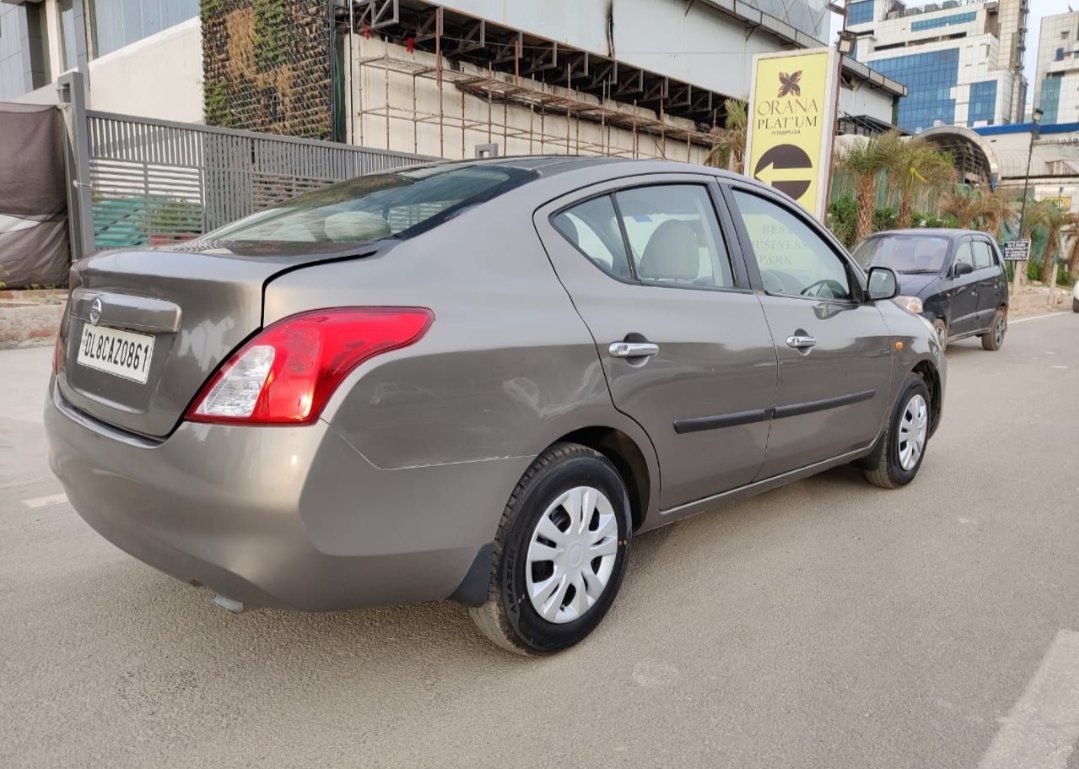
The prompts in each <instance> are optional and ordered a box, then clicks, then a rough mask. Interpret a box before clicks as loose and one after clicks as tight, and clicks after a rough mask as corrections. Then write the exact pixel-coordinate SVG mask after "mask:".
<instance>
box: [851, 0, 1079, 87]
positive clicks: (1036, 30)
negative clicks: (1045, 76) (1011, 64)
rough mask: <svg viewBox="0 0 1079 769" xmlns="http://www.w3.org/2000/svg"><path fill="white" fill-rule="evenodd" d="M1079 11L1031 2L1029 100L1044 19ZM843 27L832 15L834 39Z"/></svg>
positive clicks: (1052, 0) (1076, 0)
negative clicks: (1069, 11) (1070, 11)
mask: <svg viewBox="0 0 1079 769" xmlns="http://www.w3.org/2000/svg"><path fill="white" fill-rule="evenodd" d="M921 4H922V3H921V2H909V3H907V6H908V7H911V8H913V7H915V6H918V5H921ZM1069 5H1070V6H1071V7H1072V8H1074V9H1075V10H1077V11H1079V0H1030V18H1029V21H1028V22H1027V53H1026V61H1025V62H1024V65H1025V68H1026V74H1027V82H1028V83H1030V89H1029V90H1028V91H1027V98H1028V104H1027V106H1030V104H1029V100H1030V99H1033V98H1034V68H1035V66H1036V65H1037V62H1038V35H1039V34H1040V33H1041V28H1042V17H1043V16H1054V15H1056V14H1058V13H1067V12H1068V10H1069V9H1068V6H1069ZM841 26H842V17H841V16H839V15H838V14H832V39H833V40H834V39H835V36H836V34H837V33H838V32H839V28H840V27H841Z"/></svg>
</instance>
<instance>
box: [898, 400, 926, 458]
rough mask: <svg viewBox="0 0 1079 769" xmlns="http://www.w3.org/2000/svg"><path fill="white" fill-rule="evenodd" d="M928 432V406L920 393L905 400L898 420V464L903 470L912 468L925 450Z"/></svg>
mask: <svg viewBox="0 0 1079 769" xmlns="http://www.w3.org/2000/svg"><path fill="white" fill-rule="evenodd" d="M928 433H929V406H928V405H927V404H926V402H925V398H923V397H922V396H921V395H920V394H917V395H915V396H914V397H913V398H911V399H910V400H909V401H907V405H906V408H904V409H903V416H902V417H901V418H900V420H899V435H898V436H896V440H897V442H898V444H899V445H898V448H899V465H900V467H902V468H903V469H904V470H908V471H909V470H913V469H914V468H915V466H917V464H918V459H919V458H920V457H921V456H922V452H923V451H925V439H926V436H927V435H928Z"/></svg>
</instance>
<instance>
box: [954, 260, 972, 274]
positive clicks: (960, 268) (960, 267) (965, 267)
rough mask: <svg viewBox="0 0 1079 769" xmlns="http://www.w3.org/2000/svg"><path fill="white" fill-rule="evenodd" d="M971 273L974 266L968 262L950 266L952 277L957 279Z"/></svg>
mask: <svg viewBox="0 0 1079 769" xmlns="http://www.w3.org/2000/svg"><path fill="white" fill-rule="evenodd" d="M972 272H974V265H973V264H971V263H970V262H956V263H955V264H953V265H952V275H954V276H955V277H957V278H961V277H963V276H964V275H970V273H972Z"/></svg>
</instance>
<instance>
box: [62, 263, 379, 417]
mask: <svg viewBox="0 0 1079 769" xmlns="http://www.w3.org/2000/svg"><path fill="white" fill-rule="evenodd" d="M244 245H245V246H246V247H247V248H246V249H243V250H241V248H240V247H238V246H237V245H236V244H230V246H229V247H228V248H224V247H221V246H220V245H218V244H213V243H207V244H204V245H188V246H177V247H173V248H165V249H153V250H145V251H120V252H110V253H104V254H99V255H96V256H93V257H90V258H88V259H86V260H85V261H83V262H81V263H79V264H78V265H76V268H75V270H73V272H74V280H73V285H74V286H75V288H74V289H73V291H72V293H71V299H70V302H69V308H70V310H69V311H70V318H69V320H68V323H67V324H66V325H67V328H66V334H65V336H63V337H62V339H61V343H62V345H63V353H62V354H63V361H64V364H63V366H62V368H61V371H60V373H59V374H58V375H57V379H56V382H57V387H58V388H59V390H60V393H61V394H62V395H63V397H64V399H65V400H67V401H68V402H69V403H70V404H72V405H73V406H74V407H75V408H77V409H79V410H80V411H83V412H85V413H87V414H89V415H91V416H93V417H94V418H96V419H98V420H101V421H102V422H106V423H108V424H111V425H114V426H116V427H119V428H121V429H123V430H127V431H130V432H134V433H138V434H140V435H145V436H149V437H158V438H160V437H164V436H166V435H168V434H169V433H170V432H172V430H173V429H174V428H175V427H176V425H177V423H178V422H179V421H180V419H181V418H182V417H183V414H184V411H185V410H186V409H187V407H188V404H190V403H191V401H192V399H193V398H194V397H195V395H196V394H197V393H198V391H199V389H200V388H201V387H202V385H203V384H204V383H205V382H206V380H207V379H208V378H209V377H210V375H211V374H212V373H213V372H214V371H215V370H216V369H217V367H218V366H219V365H221V363H222V361H224V360H225V358H226V357H227V356H228V355H229V354H230V353H231V352H232V351H233V350H235V349H236V348H237V347H238V346H239V345H240V344H241V343H242V342H243V341H244V340H245V339H247V338H248V337H249V336H251V334H253V333H254V332H255V331H257V330H258V329H259V328H260V327H261V326H262V312H263V292H264V288H265V286H266V284H267V283H268V282H269V281H270V280H272V279H273V278H274V277H275V276H277V275H280V274H281V273H283V272H287V271H290V270H293V269H295V268H297V267H303V266H310V265H314V264H318V263H322V262H327V261H339V260H342V259H348V258H355V257H360V256H366V255H369V254H371V253H374V252H375V251H376V250H377V248H376V247H375V246H367V247H363V246H352V248H351V249H350V250H349V251H342V250H341V249H342V245H341V244H318V243H304V244H289V243H274V244H268V243H258V244H244ZM381 245H382V247H383V248H388V247H392V245H393V244H392V243H384V244H381ZM301 246H302V247H304V250H303V251H300V250H299V247H301ZM84 335H85V336H84ZM151 340H152V341H151ZM95 342H97V345H96V347H97V349H96V350H95V349H93V348H94V347H95V344H94V343H95ZM125 342H126V343H127V344H128V345H129V346H125V347H123V355H121V354H120V352H119V351H120V350H121V347H120V345H122V344H123V343H125ZM150 345H152V351H151V354H150V356H149V360H148V362H147V361H145V360H143V361H142V362H141V364H140V365H138V366H135V367H134V369H136V371H135V373H132V366H131V364H132V362H133V361H135V362H138V357H137V356H138V355H139V353H140V352H141V351H142V350H143V349H144V348H146V347H149V346H150ZM110 348H111V353H110ZM102 350H104V352H102ZM80 351H81V353H82V355H81V356H80ZM124 355H126V363H127V368H126V369H125V368H123V364H124V362H125V361H124V360H120V361H119V367H118V365H117V363H116V361H117V359H118V358H123V357H124ZM139 378H144V379H145V382H141V381H138V380H139Z"/></svg>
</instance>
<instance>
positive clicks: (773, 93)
mask: <svg viewBox="0 0 1079 769" xmlns="http://www.w3.org/2000/svg"><path fill="white" fill-rule="evenodd" d="M837 56H838V54H837V53H836V52H835V51H834V50H833V49H831V48H812V49H807V50H804V51H787V52H784V53H777V54H759V55H757V56H755V57H753V85H752V88H751V90H750V99H749V131H748V133H749V136H748V138H747V141H748V146H747V147H746V175H748V176H752V177H753V178H755V179H757V180H758V181H761V182H764V183H765V184H767V185H769V186H771V187H775V188H776V189H777V190H780V191H781V192H785V193H786V194H788V195H790V196H791V197H792V198H794V199H795V200H796V201H798V202H799V203H801V204H802V206H804V207H805V208H806V209H807V210H808V211H809V212H810V213H812V214H813V215H814V216H816V217H817V218H818V219H819V220H821V221H822V222H823V221H824V220H825V216H826V214H827V210H828V193H829V190H828V173H829V168H830V165H831V157H832V143H833V138H834V136H835V116H836V98H837V97H838V92H839V89H838V88H837V87H836V78H837V77H838V76H839V62H838V59H837Z"/></svg>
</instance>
